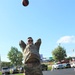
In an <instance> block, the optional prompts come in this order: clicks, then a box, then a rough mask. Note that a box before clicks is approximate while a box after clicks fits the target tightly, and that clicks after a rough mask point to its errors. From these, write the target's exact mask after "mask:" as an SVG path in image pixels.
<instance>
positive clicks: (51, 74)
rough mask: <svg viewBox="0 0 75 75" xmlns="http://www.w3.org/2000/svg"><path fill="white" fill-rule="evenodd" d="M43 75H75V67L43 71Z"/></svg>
mask: <svg viewBox="0 0 75 75" xmlns="http://www.w3.org/2000/svg"><path fill="white" fill-rule="evenodd" d="M11 75H14V74H11ZM43 75H75V70H74V68H69V69H59V70H54V71H43Z"/></svg>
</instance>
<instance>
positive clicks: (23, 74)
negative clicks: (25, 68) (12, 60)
mask: <svg viewBox="0 0 75 75" xmlns="http://www.w3.org/2000/svg"><path fill="white" fill-rule="evenodd" d="M15 75H24V74H23V73H21V74H15Z"/></svg>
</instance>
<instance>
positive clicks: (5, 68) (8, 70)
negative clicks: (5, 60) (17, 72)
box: [2, 67, 10, 74]
mask: <svg viewBox="0 0 75 75" xmlns="http://www.w3.org/2000/svg"><path fill="white" fill-rule="evenodd" d="M2 74H10V69H9V68H8V67H3V68H2Z"/></svg>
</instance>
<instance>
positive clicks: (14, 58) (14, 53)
mask: <svg viewBox="0 0 75 75" xmlns="http://www.w3.org/2000/svg"><path fill="white" fill-rule="evenodd" d="M8 58H9V60H10V61H11V63H12V64H14V65H16V66H18V65H22V61H23V55H22V53H21V52H20V51H18V49H17V48H16V47H11V49H10V51H9V52H8Z"/></svg>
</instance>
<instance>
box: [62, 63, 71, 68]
mask: <svg viewBox="0 0 75 75" xmlns="http://www.w3.org/2000/svg"><path fill="white" fill-rule="evenodd" d="M63 66H64V68H71V65H70V63H63Z"/></svg>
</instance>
